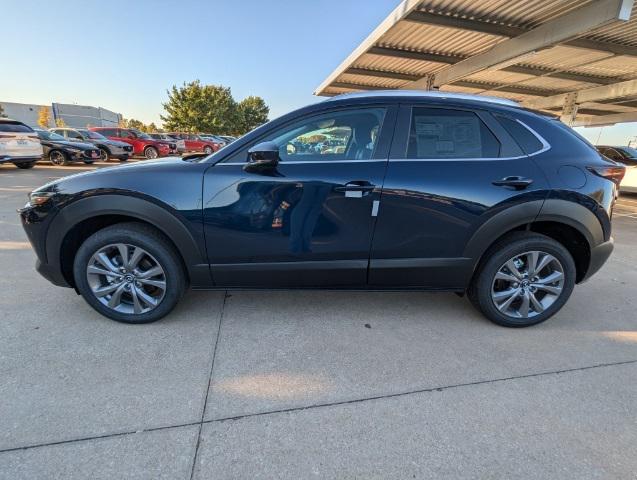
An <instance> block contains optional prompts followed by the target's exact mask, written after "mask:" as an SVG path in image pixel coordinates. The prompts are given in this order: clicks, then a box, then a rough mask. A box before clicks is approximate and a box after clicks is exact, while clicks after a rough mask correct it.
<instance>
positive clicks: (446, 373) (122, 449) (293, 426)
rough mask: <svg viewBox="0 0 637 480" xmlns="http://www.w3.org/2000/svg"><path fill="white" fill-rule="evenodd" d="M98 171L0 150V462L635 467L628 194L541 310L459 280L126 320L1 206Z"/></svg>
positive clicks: (483, 472)
mask: <svg viewBox="0 0 637 480" xmlns="http://www.w3.org/2000/svg"><path fill="white" fill-rule="evenodd" d="M103 166H104V164H99V165H97V168H101V167H103ZM93 168H96V167H93V166H91V167H87V166H85V165H82V166H69V167H51V166H50V165H48V164H41V165H38V166H36V167H35V168H34V169H33V170H25V171H23V170H18V169H16V168H13V166H11V165H9V166H0V271H2V273H3V275H2V276H0V292H1V294H0V427H1V428H0V478H2V479H5V478H6V479H18V478H29V479H34V478H65V479H66V478H109V479H110V478H169V479H189V478H215V479H221V478H290V479H296V478H307V477H315V478H361V479H363V478H364V479H367V478H449V477H453V478H509V479H511V478H579V479H588V478H604V479H608V478H621V479H627V478H636V477H635V472H637V455H635V445H636V444H637V416H636V415H635V405H636V404H637V315H636V314H635V312H636V311H637V295H635V289H634V286H635V285H636V284H637V248H636V247H637V196H632V197H631V196H627V197H622V198H621V199H620V204H619V205H618V207H617V208H616V211H615V216H614V236H615V240H616V250H615V253H614V254H613V256H612V257H611V259H610V260H609V262H608V263H607V264H606V266H605V267H604V268H603V269H602V270H601V272H600V273H598V274H597V275H596V276H595V277H593V279H592V280H590V281H589V282H587V283H585V284H583V285H580V286H579V287H577V288H576V290H575V292H574V294H573V296H572V298H571V300H570V302H569V303H568V304H567V305H566V307H565V308H564V309H563V310H562V311H561V312H560V313H559V314H558V315H557V316H556V317H554V318H553V319H550V320H549V321H547V322H546V323H544V324H541V325H539V326H536V327H532V328H528V329H519V330H513V329H505V328H501V327H497V326H495V325H494V324H491V323H490V322H488V321H487V320H486V319H484V318H483V317H482V316H480V314H478V313H477V312H476V311H475V310H474V309H473V308H472V307H471V306H470V304H469V302H468V301H467V300H466V299H464V298H462V299H461V298H459V297H458V296H456V295H454V294H433V293H419V292H407V293H406V292H400V293H399V292H396V293H365V292H356V293H351V292H283V291H259V292H255V291H246V292H239V291H233V292H191V293H189V294H188V295H187V297H186V298H185V300H184V301H183V302H182V303H181V304H180V305H179V306H178V307H177V309H176V310H175V311H174V312H173V313H172V314H171V315H170V316H168V317H167V318H165V319H164V320H161V321H159V322H158V323H155V324H149V325H139V326H132V325H124V324H119V323H115V322H113V321H110V320H107V319H106V318H103V317H101V316H99V315H98V314H97V313H96V312H94V311H93V310H92V309H91V308H90V307H89V306H88V305H87V304H86V303H85V302H84V301H83V300H82V299H81V298H80V297H79V296H77V295H76V294H75V292H74V291H73V290H70V289H61V288H56V287H54V286H52V285H50V284H49V283H48V282H47V281H46V280H44V279H43V278H41V277H40V276H39V275H38V274H37V273H36V272H35V270H34V265H33V264H34V261H35V255H34V253H33V251H32V250H31V248H30V245H29V244H28V242H27V239H26V236H25V234H24V232H23V230H22V227H21V226H20V224H19V220H18V217H17V215H16V212H15V210H16V208H19V207H20V206H22V205H23V204H24V203H25V202H26V200H27V197H26V195H27V193H28V192H29V191H31V190H32V189H33V188H34V187H36V186H39V185H41V184H43V183H45V182H48V181H50V180H52V179H55V178H58V177H61V176H64V175H68V174H71V173H74V172H80V171H86V170H90V169H93Z"/></svg>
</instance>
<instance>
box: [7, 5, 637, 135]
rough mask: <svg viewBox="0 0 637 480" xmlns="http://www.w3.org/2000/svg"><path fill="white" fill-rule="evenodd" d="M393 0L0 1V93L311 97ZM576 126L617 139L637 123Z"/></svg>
mask: <svg viewBox="0 0 637 480" xmlns="http://www.w3.org/2000/svg"><path fill="white" fill-rule="evenodd" d="M398 1H399V0H287V1H284V0H261V1H257V0H214V1H202V0H179V1H176V0H152V1H151V0H135V1H131V0H128V1H126V0H104V1H98V0H82V1H79V0H61V1H56V2H53V1H49V0H1V2H2V8H1V13H0V15H1V17H2V18H1V22H0V23H1V24H2V37H3V39H4V40H5V41H4V42H3V43H4V46H3V53H2V60H1V61H0V101H6V102H20V103H34V104H51V103H52V102H60V103H78V104H83V105H93V106H101V107H104V108H107V109H109V110H113V111H116V112H119V113H122V114H123V115H124V117H125V118H136V119H138V120H142V121H143V122H145V123H150V122H155V123H156V124H160V123H161V121H160V118H159V116H160V114H161V113H162V112H163V109H162V105H161V104H162V102H165V101H166V100H167V93H166V90H167V89H169V88H170V87H172V86H173V85H182V84H183V83H184V82H190V81H192V80H195V79H199V80H201V82H202V83H205V84H214V85H224V86H227V87H230V88H231V89H232V93H233V95H234V97H235V98H236V99H237V100H241V99H242V98H244V97H247V96H248V95H258V96H261V97H263V98H264V99H265V101H266V103H267V104H268V105H269V106H270V118H275V117H278V116H279V115H282V114H284V113H286V112H289V111H290V110H293V109H295V108H299V107H302V106H304V105H307V104H309V103H313V102H316V101H319V100H321V98H320V97H315V96H314V95H312V92H313V91H314V90H315V89H316V87H317V86H318V85H319V84H320V83H321V82H322V81H323V80H324V79H325V77H327V76H328V75H329V73H330V72H331V71H332V70H334V68H336V67H337V66H338V65H339V64H340V63H341V61H342V60H343V59H344V58H345V57H347V55H349V53H350V52H351V51H352V50H353V49H354V48H355V47H356V46H358V44H359V43H360V42H361V41H362V40H363V39H364V38H365V37H367V35H368V34H369V33H370V32H371V31H372V30H373V29H374V28H375V27H376V26H377V25H378V24H379V23H380V22H381V21H382V20H383V19H384V18H385V17H386V16H387V15H388V14H389V12H391V11H392V10H393V8H394V7H395V6H396V5H397V4H398ZM27 25H28V29H27V28H25V26H27ZM7 39H14V40H15V41H13V42H12V43H9V42H8V41H7ZM578 130H579V131H580V132H581V133H582V134H583V135H585V136H586V137H587V138H589V140H591V141H593V142H594V143H596V142H597V141H598V139H599V142H600V143H610V144H625V143H627V141H628V140H629V139H630V138H633V137H635V136H637V123H632V124H624V125H621V126H613V127H604V128H603V129H599V128H586V129H578ZM600 133H601V135H600Z"/></svg>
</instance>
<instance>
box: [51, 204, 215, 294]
mask: <svg viewBox="0 0 637 480" xmlns="http://www.w3.org/2000/svg"><path fill="white" fill-rule="evenodd" d="M167 208H169V207H162V206H160V205H157V204H155V203H153V202H151V201H149V200H147V199H143V198H138V197H130V196H126V195H113V194H105V195H95V196H92V197H87V198H84V199H80V200H78V201H76V202H74V203H72V204H70V205H68V206H66V207H64V208H63V209H62V210H61V211H60V212H59V213H58V215H57V216H56V219H55V221H54V222H52V224H51V227H49V230H48V232H47V237H46V255H47V259H48V261H49V263H53V262H56V263H57V262H59V268H60V271H61V272H62V273H63V275H64V278H65V280H66V281H67V282H68V283H69V285H72V286H73V285H74V281H73V274H72V263H73V260H74V258H75V252H76V251H77V247H79V245H80V244H81V242H83V241H84V240H85V239H86V238H88V236H90V235H91V234H92V233H94V232H95V231H97V230H98V229H100V228H104V227H106V226H110V225H113V224H116V223H123V222H130V221H137V222H141V223H145V224H148V225H150V226H152V227H153V228H155V229H156V230H158V231H159V232H161V233H162V234H164V235H165V236H166V238H167V239H168V240H169V241H170V242H171V243H172V244H173V245H174V246H175V250H176V253H177V254H178V255H179V257H180V258H181V260H182V262H183V265H184V268H185V271H186V274H187V276H188V278H189V281H190V283H191V285H192V286H193V287H205V286H210V284H211V279H210V271H209V267H208V263H207V259H206V256H205V254H204V252H205V247H204V246H203V244H202V243H201V242H198V241H197V239H196V238H195V237H194V236H193V235H192V233H191V232H190V231H189V230H188V228H187V227H186V225H185V224H184V223H183V222H182V221H181V220H180V219H179V218H178V217H177V216H176V215H175V214H173V213H172V212H170V211H169V210H168V209H167ZM69 262H70V265H69ZM69 266H70V268H69Z"/></svg>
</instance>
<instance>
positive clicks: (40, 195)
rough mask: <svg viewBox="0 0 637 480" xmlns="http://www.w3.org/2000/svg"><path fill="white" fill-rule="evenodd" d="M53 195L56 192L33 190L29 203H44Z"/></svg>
mask: <svg viewBox="0 0 637 480" xmlns="http://www.w3.org/2000/svg"><path fill="white" fill-rule="evenodd" d="M53 195H55V192H31V193H29V203H30V204H31V205H33V206H34V207H37V206H40V205H44V204H45V203H46V202H48V201H49V200H50V199H51V197H52V196H53Z"/></svg>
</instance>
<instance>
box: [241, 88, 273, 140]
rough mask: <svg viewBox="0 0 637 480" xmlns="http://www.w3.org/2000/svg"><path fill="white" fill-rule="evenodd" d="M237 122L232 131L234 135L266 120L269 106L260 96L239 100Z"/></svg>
mask: <svg viewBox="0 0 637 480" xmlns="http://www.w3.org/2000/svg"><path fill="white" fill-rule="evenodd" d="M237 111H238V117H239V118H238V124H237V128H236V129H235V130H233V131H232V133H234V134H235V135H243V134H244V133H246V132H249V131H250V130H253V129H255V128H257V127H258V126H259V125H261V124H263V123H265V122H267V121H268V114H269V113H270V107H268V106H267V105H266V104H265V100H263V99H262V98H261V97H255V96H249V97H246V98H244V99H243V100H241V102H239V105H238V106H237Z"/></svg>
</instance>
